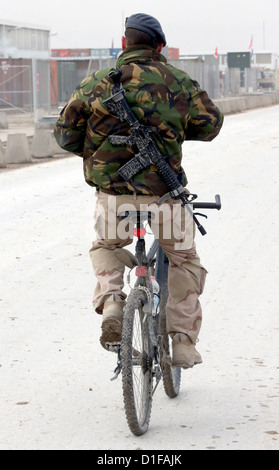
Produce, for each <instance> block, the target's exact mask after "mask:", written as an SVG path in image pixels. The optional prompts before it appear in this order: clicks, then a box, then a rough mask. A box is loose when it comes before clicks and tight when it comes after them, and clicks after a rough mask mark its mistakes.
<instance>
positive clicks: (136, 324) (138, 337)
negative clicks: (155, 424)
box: [121, 289, 153, 436]
mask: <svg viewBox="0 0 279 470" xmlns="http://www.w3.org/2000/svg"><path fill="white" fill-rule="evenodd" d="M145 295H146V294H145V293H144V292H143V291H141V290H137V289H135V290H133V291H132V292H131V294H130V296H129V298H128V301H127V304H126V307H125V311H124V319H123V330H122V342H121V357H122V387H123V397H124V406H125V413H126V418H127V422H128V426H129V428H130V430H131V431H132V432H133V434H135V435H136V436H140V435H142V434H144V433H145V432H146V431H147V429H148V426H149V421H150V414H151V406H152V378H153V376H152V361H153V348H152V345H151V343H150V339H149V332H148V325H147V317H146V316H145V314H144V312H143V310H142V305H143V301H144V297H145Z"/></svg>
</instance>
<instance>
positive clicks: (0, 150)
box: [0, 140, 6, 168]
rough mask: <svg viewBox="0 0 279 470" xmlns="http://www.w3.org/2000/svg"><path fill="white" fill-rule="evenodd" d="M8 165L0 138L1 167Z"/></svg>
mask: <svg viewBox="0 0 279 470" xmlns="http://www.w3.org/2000/svg"><path fill="white" fill-rule="evenodd" d="M5 167H6V160H5V152H4V148H3V144H2V142H1V140H0V168H5Z"/></svg>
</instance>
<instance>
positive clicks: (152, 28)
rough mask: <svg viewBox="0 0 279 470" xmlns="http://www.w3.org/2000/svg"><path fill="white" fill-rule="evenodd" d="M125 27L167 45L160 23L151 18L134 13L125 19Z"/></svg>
mask: <svg viewBox="0 0 279 470" xmlns="http://www.w3.org/2000/svg"><path fill="white" fill-rule="evenodd" d="M125 27H126V28H133V29H138V30H139V31H143V32H144V33H147V34H149V36H151V37H152V38H154V39H155V38H156V37H158V38H159V39H160V40H161V41H162V43H163V44H164V46H165V45H166V44H167V41H166V37H165V35H164V33H163V30H162V27H161V25H160V23H159V21H158V20H156V18H154V17H153V16H150V15H146V14H145V13H136V14H135V15H131V16H129V17H128V18H126V23H125Z"/></svg>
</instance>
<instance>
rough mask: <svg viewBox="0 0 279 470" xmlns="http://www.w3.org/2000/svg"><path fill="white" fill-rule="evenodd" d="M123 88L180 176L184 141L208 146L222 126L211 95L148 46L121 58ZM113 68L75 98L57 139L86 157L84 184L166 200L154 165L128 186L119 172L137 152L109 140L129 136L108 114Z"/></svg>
mask: <svg viewBox="0 0 279 470" xmlns="http://www.w3.org/2000/svg"><path fill="white" fill-rule="evenodd" d="M117 68H121V71H122V76H121V82H122V85H123V88H124V89H125V90H126V99H127V101H128V103H129V105H130V107H131V109H132V111H133V112H134V114H135V115H136V117H137V118H138V120H139V121H140V122H142V123H143V124H145V125H150V126H156V127H157V128H158V131H159V133H160V136H161V138H162V139H163V141H164V143H165V145H162V144H161V143H160V142H157V145H158V148H159V149H160V151H161V153H162V154H163V155H165V156H166V155H169V157H168V158H167V161H168V162H169V164H170V166H171V167H172V169H173V170H174V171H175V173H176V174H177V175H178V176H179V179H180V181H181V183H182V185H183V186H186V184H187V178H186V175H185V173H184V170H183V169H182V167H181V159H182V150H181V146H182V144H183V142H184V141H185V140H203V141H210V140H212V139H214V138H215V137H216V136H217V135H218V133H219V131H220V129H221V127H222V123H223V115H222V113H221V112H220V111H219V109H218V108H217V107H216V106H215V105H214V104H213V103H212V101H211V100H210V99H209V97H208V95H207V93H206V92H205V91H204V90H202V89H201V88H200V86H199V84H198V83H197V82H196V81H194V80H192V79H191V78H190V76H189V75H188V74H187V73H185V72H183V71H180V70H178V69H177V68H175V67H173V66H172V65H170V64H168V63H167V61H166V59H165V57H164V56H162V55H161V54H159V53H158V52H156V51H155V50H154V49H152V48H151V47H149V46H144V45H142V46H139V45H137V46H130V47H127V48H126V49H125V51H124V52H123V53H122V54H121V55H120V56H119V58H118V60H117ZM111 70H113V69H111V68H107V69H103V70H100V71H98V72H96V73H93V74H92V75H90V76H89V77H87V78H86V79H85V80H83V82H82V83H81V84H80V86H79V87H78V88H77V89H76V90H75V91H74V92H73V94H72V97H71V99H70V101H69V102H68V104H67V105H66V106H65V108H64V109H63V111H62V112H61V115H60V117H59V119H58V120H57V122H56V125H55V131H54V134H55V138H56V140H57V142H58V144H59V145H60V146H61V147H62V148H63V149H65V150H68V151H69V152H72V153H75V154H76V155H79V156H81V157H83V160H84V174H85V180H86V182H87V183H88V184H90V185H91V186H95V187H98V188H99V189H100V190H102V191H104V192H107V193H109V194H131V193H133V192H136V193H137V194H139V195H158V196H162V195H163V194H165V193H166V192H167V188H166V186H165V184H164V183H163V182H162V180H161V178H160V176H159V175H158V174H157V172H156V168H155V167H154V166H153V165H151V166H149V167H147V168H145V169H144V170H142V171H141V172H140V173H138V174H137V175H135V176H134V177H133V178H132V179H131V180H130V181H129V182H125V181H124V180H123V179H122V178H121V177H120V176H119V174H118V169H119V168H120V167H121V166H122V165H123V164H125V163H126V162H127V161H128V160H130V159H131V158H132V157H133V156H134V152H133V149H132V148H130V147H125V146H112V145H111V144H110V143H109V141H108V138H107V137H108V135H113V134H118V135H129V133H130V131H129V128H128V125H127V124H126V123H121V122H120V121H119V120H118V119H117V118H116V117H115V116H113V115H112V114H110V112H109V111H108V109H107V107H106V105H104V104H103V101H104V100H106V99H107V98H109V97H110V96H111V95H112V94H113V92H112V88H113V82H112V81H111V79H109V78H108V74H109V72H110V71H111Z"/></svg>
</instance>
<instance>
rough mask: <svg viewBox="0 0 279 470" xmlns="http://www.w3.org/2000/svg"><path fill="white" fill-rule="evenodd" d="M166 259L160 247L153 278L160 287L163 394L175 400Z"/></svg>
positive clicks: (175, 371)
mask: <svg viewBox="0 0 279 470" xmlns="http://www.w3.org/2000/svg"><path fill="white" fill-rule="evenodd" d="M168 264H169V263H168V258H167V257H166V255H165V254H164V251H163V250H162V248H161V247H160V248H159V250H158V253H157V257H156V267H155V277H156V279H157V281H158V282H159V285H160V308H159V325H158V333H159V335H160V337H161V348H160V355H161V357H160V364H161V369H162V374H163V385H164V390H165V393H166V394H167V396H168V397H169V398H175V397H177V396H178V394H179V392H180V385H181V368H179V367H176V368H172V366H171V356H172V354H171V344H170V339H169V335H168V333H167V327H166V305H167V300H168V295H169V292H168Z"/></svg>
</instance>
